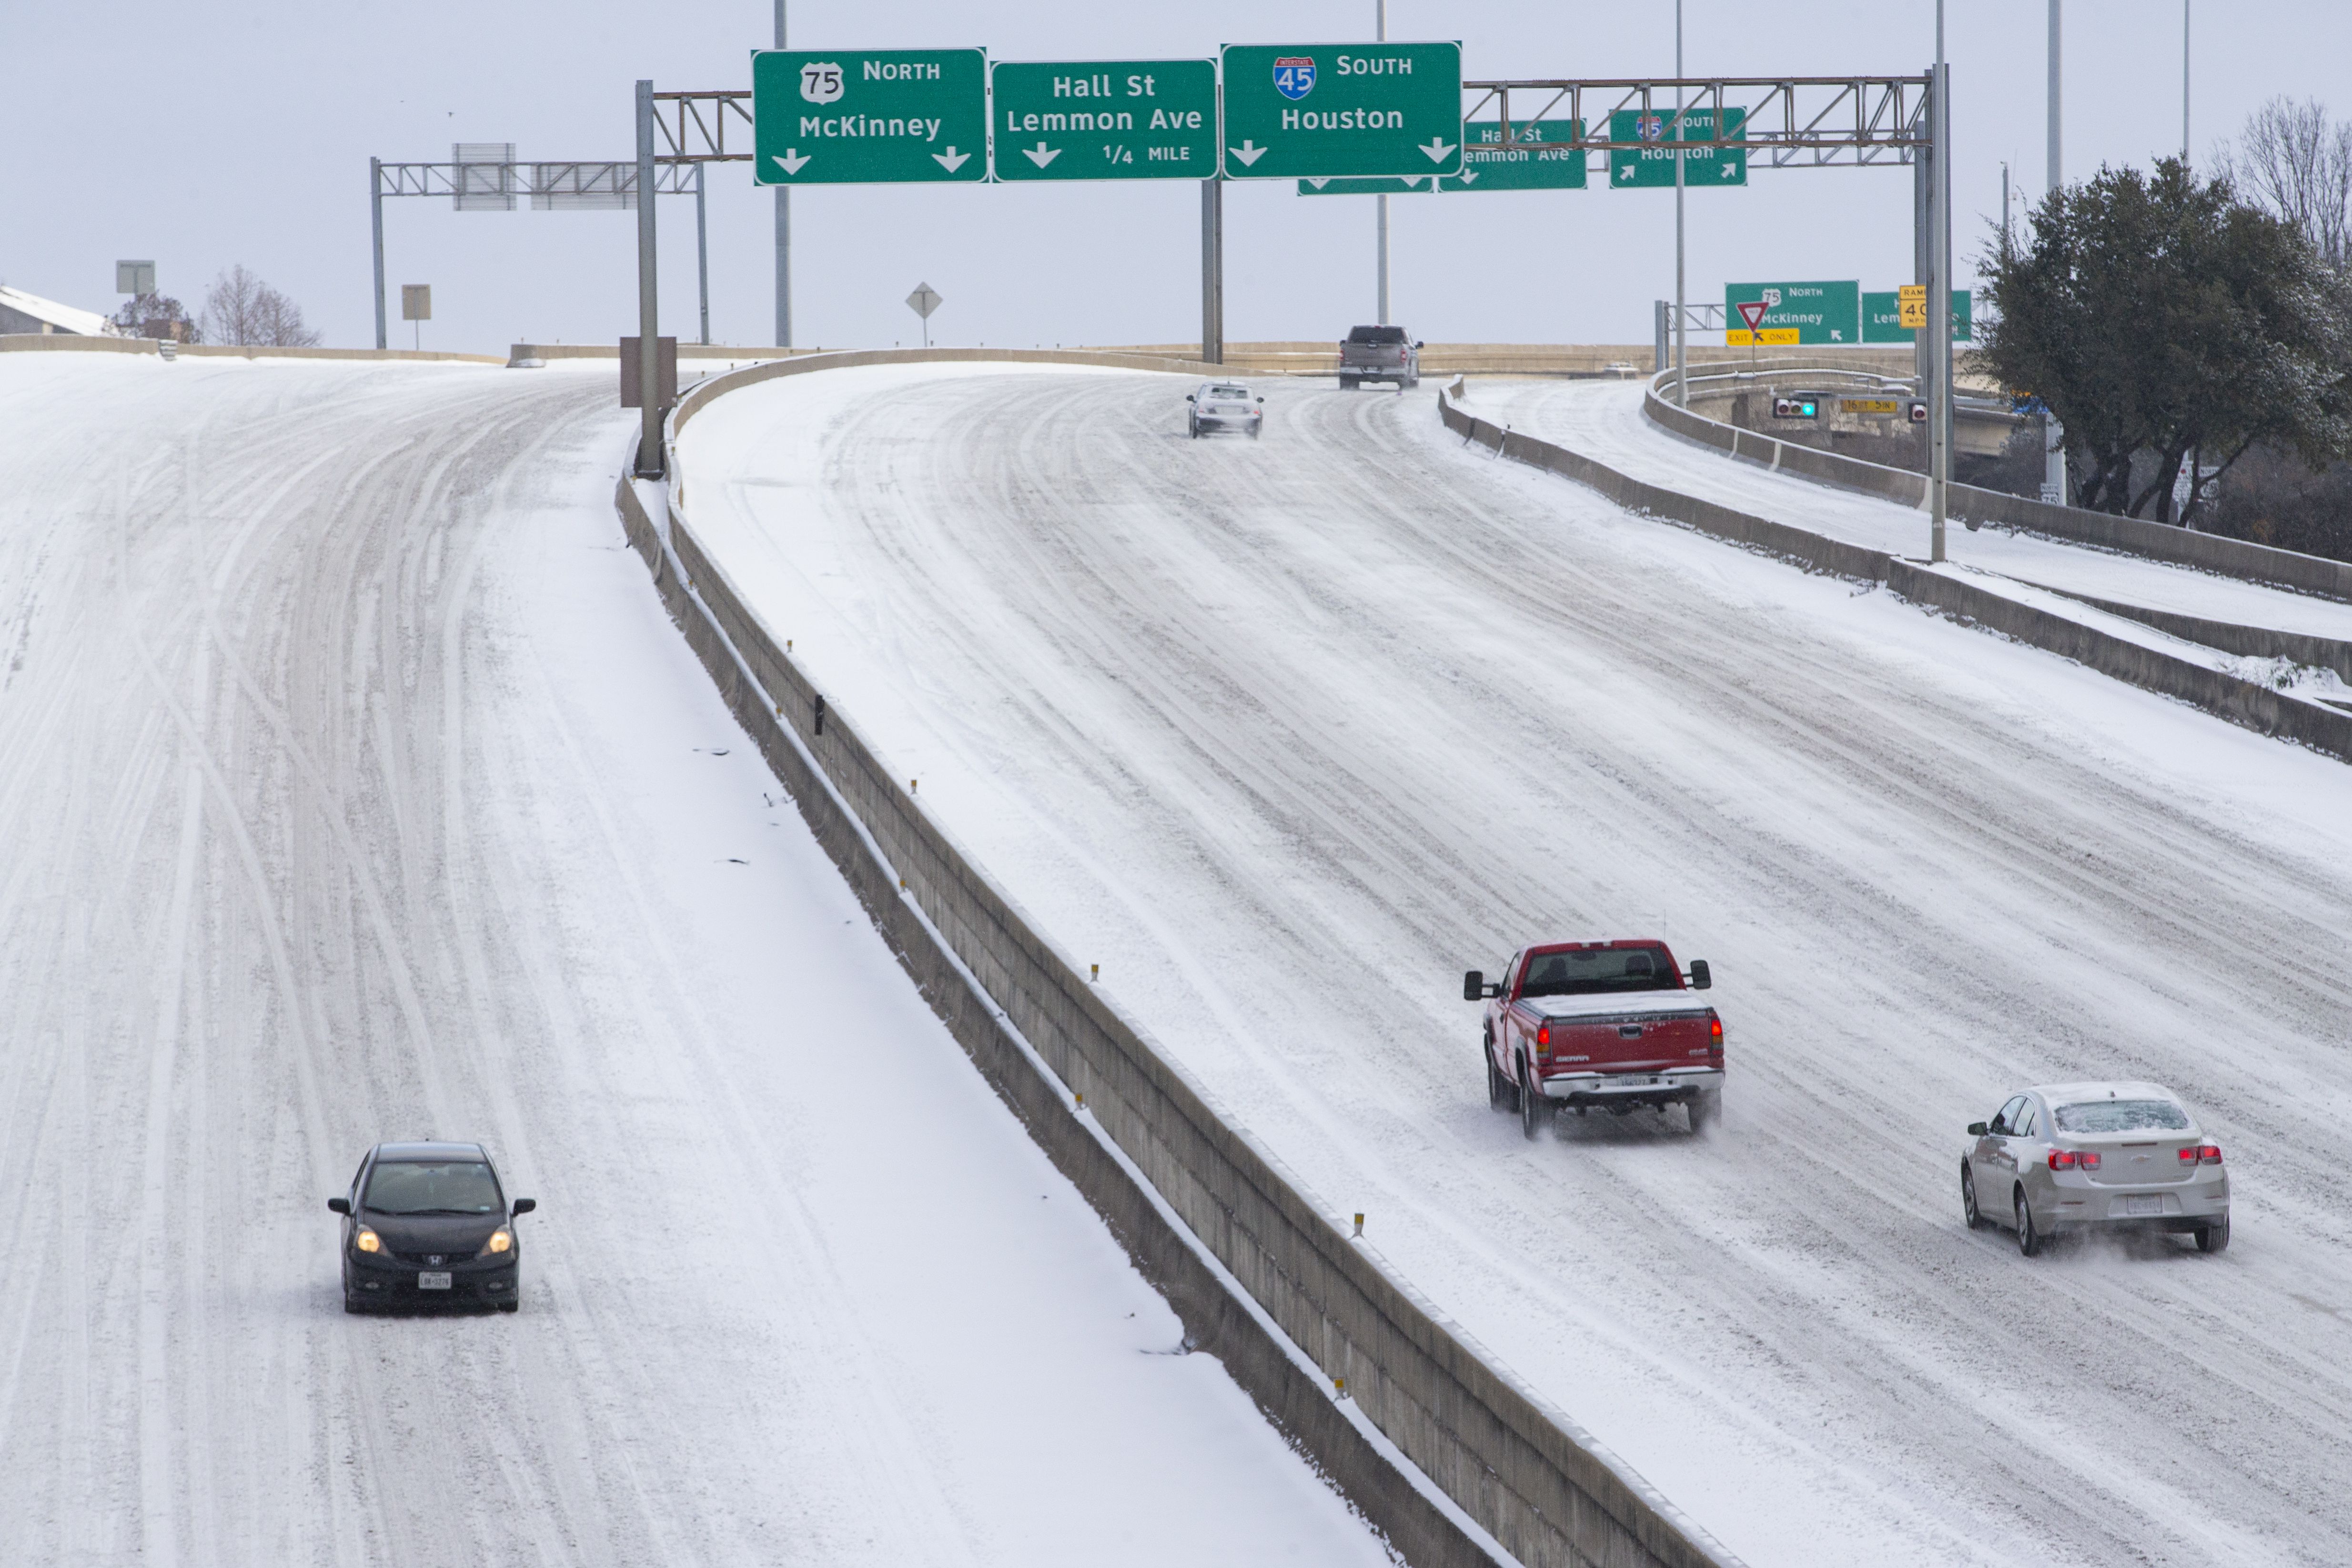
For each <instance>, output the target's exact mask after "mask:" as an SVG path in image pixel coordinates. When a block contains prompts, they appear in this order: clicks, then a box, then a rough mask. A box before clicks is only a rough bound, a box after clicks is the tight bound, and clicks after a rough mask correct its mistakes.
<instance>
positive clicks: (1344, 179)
mask: <svg viewBox="0 0 2352 1568" xmlns="http://www.w3.org/2000/svg"><path fill="white" fill-rule="evenodd" d="M1445 188H1446V189H1447V190H1452V189H1454V182H1453V181H1451V180H1448V181H1447V182H1446V183H1445ZM1436 189H1437V176H1436V175H1434V174H1363V175H1341V176H1339V177H1337V178H1330V179H1319V180H1301V181H1299V182H1298V194H1299V195H1302V196H1402V195H1406V194H1408V193H1411V192H1415V191H1417V192H1419V193H1420V194H1421V195H1424V196H1425V195H1430V194H1431V193H1432V192H1433V191H1435V190H1436Z"/></svg>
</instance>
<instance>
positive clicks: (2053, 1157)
mask: <svg viewBox="0 0 2352 1568" xmlns="http://www.w3.org/2000/svg"><path fill="white" fill-rule="evenodd" d="M2050 1168H2051V1169H2052V1170H2053V1171H2075V1170H2080V1171H2095V1170H2097V1169H2098V1168H2099V1152H2098V1151H2097V1150H2095V1149H2053V1150H2051V1151H2050Z"/></svg>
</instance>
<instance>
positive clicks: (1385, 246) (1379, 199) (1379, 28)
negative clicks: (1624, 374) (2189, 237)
mask: <svg viewBox="0 0 2352 1568" xmlns="http://www.w3.org/2000/svg"><path fill="white" fill-rule="evenodd" d="M1379 7H1380V10H1379V16H1378V17H1377V18H1376V21H1375V24H1374V26H1373V28H1372V37H1374V39H1375V40H1377V41H1378V42H1380V43H1383V44H1385V43H1387V42H1388V41H1389V0H1379ZM2184 101H2185V100H2184ZM2182 120H2183V121H2184V123H2185V122H2186V120H2187V115H2186V113H2185V112H2184V113H2183V115H2182ZM1373 203H1374V211H1375V214H1376V218H1375V222H1376V223H1377V225H1378V226H1379V231H1380V233H1379V238H1378V241H1377V243H1378V245H1379V247H1380V265H1379V268H1378V270H1379V273H1380V314H1379V315H1378V316H1377V317H1375V318H1374V319H1375V320H1377V321H1379V322H1380V324H1381V326H1383V327H1385V326H1387V325H1388V324H1389V194H1388V193H1387V192H1386V191H1382V192H1381V194H1380V195H1378V196H1376V197H1374V198H1373Z"/></svg>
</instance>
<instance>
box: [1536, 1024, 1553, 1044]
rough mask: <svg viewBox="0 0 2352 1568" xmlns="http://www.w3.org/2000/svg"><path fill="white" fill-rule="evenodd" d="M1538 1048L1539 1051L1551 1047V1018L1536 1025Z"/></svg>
mask: <svg viewBox="0 0 2352 1568" xmlns="http://www.w3.org/2000/svg"><path fill="white" fill-rule="evenodd" d="M1536 1049H1538V1050H1539V1051H1548V1050H1549V1049H1551V1020H1550V1019H1549V1018H1547V1019H1545V1020H1544V1021H1543V1022H1542V1023H1540V1024H1538V1025H1537V1026H1536Z"/></svg>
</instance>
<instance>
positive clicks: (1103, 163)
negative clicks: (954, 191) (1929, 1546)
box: [989, 60, 1217, 180]
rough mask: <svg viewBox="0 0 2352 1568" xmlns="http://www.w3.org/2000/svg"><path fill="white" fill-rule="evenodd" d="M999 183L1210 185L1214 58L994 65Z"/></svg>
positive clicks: (1213, 146)
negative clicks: (1206, 182)
mask: <svg viewBox="0 0 2352 1568" xmlns="http://www.w3.org/2000/svg"><path fill="white" fill-rule="evenodd" d="M989 82H990V88H989V96H990V105H991V107H990V118H989V125H990V129H991V130H992V131H993V132H995V139H994V142H993V143H992V153H991V156H992V159H993V160H994V163H993V167H994V170H995V173H996V177H997V178H998V179H1000V180H1213V179H1215V178H1216V177H1217V62H1216V61H1214V60H1086V61H1069V62H1060V61H1048V62H1043V63H1038V62H1031V61H1025V60H1024V61H1012V60H1000V61H998V62H997V63H996V64H995V66H994V67H992V68H991V69H990V71H989Z"/></svg>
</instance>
